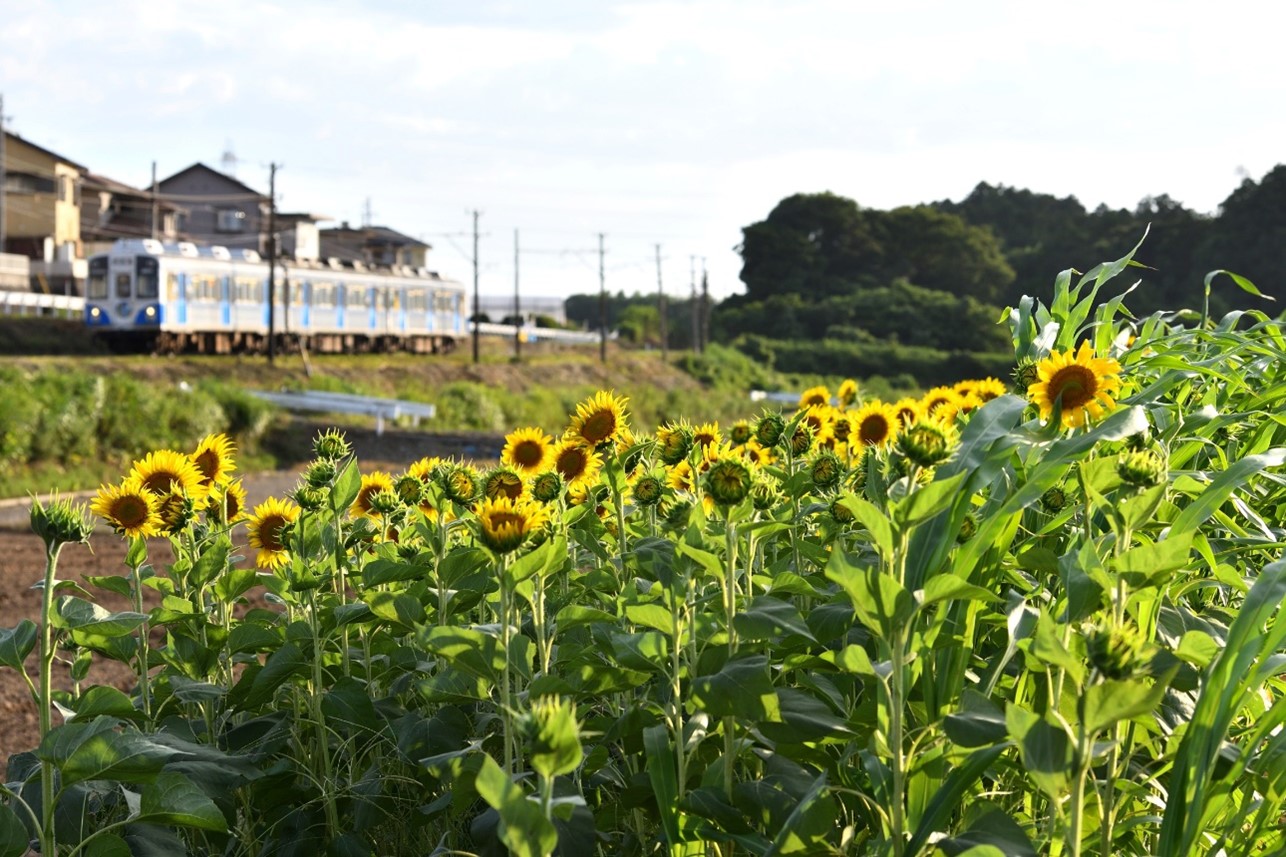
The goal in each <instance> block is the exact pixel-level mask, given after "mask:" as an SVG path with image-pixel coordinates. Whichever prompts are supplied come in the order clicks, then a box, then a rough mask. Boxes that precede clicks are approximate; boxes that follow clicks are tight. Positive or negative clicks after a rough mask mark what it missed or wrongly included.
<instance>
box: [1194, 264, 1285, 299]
mask: <svg viewBox="0 0 1286 857" xmlns="http://www.w3.org/2000/svg"><path fill="white" fill-rule="evenodd" d="M1220 274H1226V275H1227V276H1228V278H1229V279H1231V280H1232V281H1233V282H1234V283H1236V284H1237V287H1238V288H1239V289H1241V290H1242V291H1243V292H1245V293H1246V294H1250V295H1254V296H1255V297H1257V298H1263V299H1264V300H1266V301H1272V300H1276V298H1273V297H1270V296H1268V295H1266V294H1264V293H1263V292H1261V291H1260V290H1259V289H1258V288H1256V287H1255V284H1254V283H1252V282H1251V281H1250V280H1248V279H1246V278H1245V277H1243V276H1242V275H1241V274H1234V273H1233V272H1232V271H1225V270H1224V269H1223V268H1219V269H1217V270H1214V271H1211V272H1210V273H1208V274H1206V279H1205V286H1206V294H1210V286H1211V283H1213V282H1214V279H1215V277H1217V276H1219V275H1220Z"/></svg>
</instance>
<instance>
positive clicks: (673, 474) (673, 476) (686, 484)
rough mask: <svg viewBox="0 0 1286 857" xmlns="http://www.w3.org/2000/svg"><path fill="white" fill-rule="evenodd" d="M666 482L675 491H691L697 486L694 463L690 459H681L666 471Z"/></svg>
mask: <svg viewBox="0 0 1286 857" xmlns="http://www.w3.org/2000/svg"><path fill="white" fill-rule="evenodd" d="M665 478H666V482H668V483H669V485H670V487H671V488H673V489H674V490H675V491H687V492H689V493H691V492H692V491H693V490H694V489H695V488H696V479H695V477H694V475H693V473H692V465H691V463H689V462H688V461H680V462H679V463H678V464H676V465H674V466H673V467H671V468H670V469H669V471H668V472H667V473H666V477H665Z"/></svg>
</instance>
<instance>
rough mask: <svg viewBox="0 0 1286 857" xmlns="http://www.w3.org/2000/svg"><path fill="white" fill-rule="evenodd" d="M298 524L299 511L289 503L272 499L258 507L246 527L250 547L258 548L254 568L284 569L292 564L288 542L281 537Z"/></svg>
mask: <svg viewBox="0 0 1286 857" xmlns="http://www.w3.org/2000/svg"><path fill="white" fill-rule="evenodd" d="M297 520H299V507H298V506H296V505H295V504H294V503H291V502H289V501H287V500H279V499H277V498H276V497H269V498H268V499H267V500H265V501H264V502H262V503H260V504H259V505H258V506H255V510H254V513H253V514H252V515H251V516H250V523H248V524H246V533H247V534H248V535H249V536H250V547H252V548H257V549H258V551H259V553H258V554H257V555H256V556H255V565H256V566H258V567H259V568H281V567H282V566H283V565H285V564H286V563H288V562H290V554H289V552H288V551H287V550H286V540H285V536H284V534H283V533H282V530H284V529H285V528H286V527H288V526H290V525H291V524H293V523H294V522H295V521H297Z"/></svg>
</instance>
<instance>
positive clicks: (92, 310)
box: [89, 306, 103, 318]
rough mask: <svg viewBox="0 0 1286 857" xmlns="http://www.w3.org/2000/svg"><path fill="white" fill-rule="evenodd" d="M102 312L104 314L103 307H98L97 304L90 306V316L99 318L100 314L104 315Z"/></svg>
mask: <svg viewBox="0 0 1286 857" xmlns="http://www.w3.org/2000/svg"><path fill="white" fill-rule="evenodd" d="M102 314H103V311H102V310H101V309H99V308H98V307H96V306H92V307H90V308H89V317H90V318H98V317H99V316H100V315H102Z"/></svg>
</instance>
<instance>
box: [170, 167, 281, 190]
mask: <svg viewBox="0 0 1286 857" xmlns="http://www.w3.org/2000/svg"><path fill="white" fill-rule="evenodd" d="M192 172H204V173H211V174H213V175H215V176H218V177H219V178H221V179H223V180H224V181H226V182H227V183H228V184H230V185H232V186H233V187H235V188H237V189H239V190H241V191H243V192H245V193H248V194H253V195H254V196H257V197H260V198H261V199H267V198H268V195H267V194H266V193H260V192H259V191H257V190H255V189H254V188H252V187H250V186H249V185H247V184H245V183H244V182H241V181H239V180H237V179H235V178H233V177H232V176H230V175H228V174H227V173H221V172H219V171H218V170H216V169H215V168H214V167H208V166H206V165H205V164H203V163H201V162H200V161H197V162H196V163H195V164H193V165H192V166H190V167H185V168H184V169H181V170H179V171H178V172H177V173H175V174H174V175H172V176H167V177H165V178H163V179H161V181H160V182H159V184H160V185H165V184H168V183H170V182H172V181H174V180H175V179H177V178H179V177H180V176H185V175H187V174H188V173H192Z"/></svg>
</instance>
